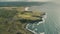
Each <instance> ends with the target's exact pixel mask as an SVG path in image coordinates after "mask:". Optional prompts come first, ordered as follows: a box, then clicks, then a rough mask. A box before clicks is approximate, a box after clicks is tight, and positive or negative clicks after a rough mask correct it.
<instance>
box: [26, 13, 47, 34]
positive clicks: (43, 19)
mask: <svg viewBox="0 0 60 34" xmlns="http://www.w3.org/2000/svg"><path fill="white" fill-rule="evenodd" d="M42 17H43V18H42V21H40V22H39V23H37V25H40V24H41V23H44V22H45V19H46V18H47V13H46V14H45V15H43V16H42ZM28 26H29V24H27V25H26V29H27V30H29V31H31V32H32V33H34V34H37V33H36V32H35V31H32V30H30V29H29V28H28Z"/></svg>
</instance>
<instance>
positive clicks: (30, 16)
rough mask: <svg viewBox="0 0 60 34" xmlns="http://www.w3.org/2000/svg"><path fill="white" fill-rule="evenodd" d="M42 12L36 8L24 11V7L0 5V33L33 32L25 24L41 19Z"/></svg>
mask: <svg viewBox="0 0 60 34" xmlns="http://www.w3.org/2000/svg"><path fill="white" fill-rule="evenodd" d="M44 14H45V13H44V12H41V11H36V10H33V11H31V10H28V11H25V8H24V7H0V34H33V33H32V32H30V31H28V30H27V29H26V25H27V24H28V23H34V22H39V21H42V16H43V15H44Z"/></svg>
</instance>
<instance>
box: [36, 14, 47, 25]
mask: <svg viewBox="0 0 60 34" xmlns="http://www.w3.org/2000/svg"><path fill="white" fill-rule="evenodd" d="M42 17H43V18H42V21H40V22H39V23H37V25H40V24H41V23H44V22H45V19H46V18H47V13H46V15H43V16H42Z"/></svg>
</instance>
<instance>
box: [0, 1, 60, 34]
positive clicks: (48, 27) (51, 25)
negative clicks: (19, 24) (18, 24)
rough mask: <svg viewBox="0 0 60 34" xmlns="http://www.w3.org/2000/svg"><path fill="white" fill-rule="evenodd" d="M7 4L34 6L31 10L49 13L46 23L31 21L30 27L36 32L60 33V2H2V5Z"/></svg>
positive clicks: (5, 5)
mask: <svg viewBox="0 0 60 34" xmlns="http://www.w3.org/2000/svg"><path fill="white" fill-rule="evenodd" d="M7 6H13V7H14V6H17V7H19V6H32V7H30V9H31V10H35V9H36V10H40V11H43V12H46V13H47V18H46V19H45V22H44V23H41V24H39V25H37V23H39V22H35V23H33V24H32V23H29V26H28V29H30V30H31V31H34V32H36V34H60V4H56V3H53V2H44V3H39V2H0V7H7Z"/></svg>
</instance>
